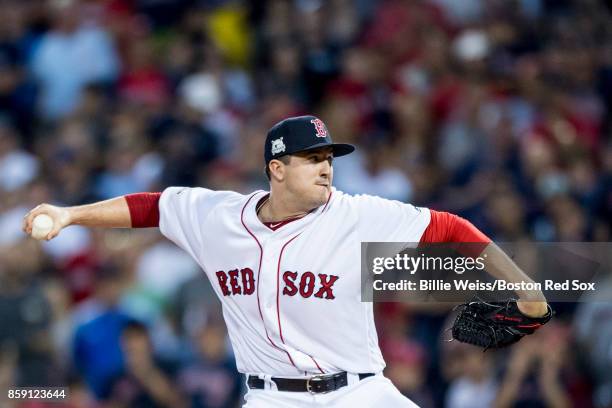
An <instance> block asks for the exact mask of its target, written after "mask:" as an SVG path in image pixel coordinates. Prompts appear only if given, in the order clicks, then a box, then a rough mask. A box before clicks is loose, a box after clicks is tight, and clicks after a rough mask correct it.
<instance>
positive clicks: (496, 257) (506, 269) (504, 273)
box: [480, 242, 546, 301]
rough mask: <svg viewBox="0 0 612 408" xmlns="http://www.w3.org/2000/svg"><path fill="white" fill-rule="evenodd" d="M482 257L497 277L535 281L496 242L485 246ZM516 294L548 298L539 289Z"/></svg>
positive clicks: (527, 297)
mask: <svg viewBox="0 0 612 408" xmlns="http://www.w3.org/2000/svg"><path fill="white" fill-rule="evenodd" d="M480 257H481V258H482V259H483V263H484V265H485V269H486V271H487V272H488V273H489V274H490V275H491V276H493V277H495V278H497V279H503V280H505V281H507V282H511V283H520V282H526V283H533V282H534V281H533V279H531V278H530V277H529V276H528V275H527V274H526V273H525V272H523V271H522V270H521V268H519V267H518V265H516V264H515V263H514V261H512V259H510V257H508V255H506V253H505V252H504V251H503V250H502V249H501V248H500V247H498V246H497V245H496V244H495V243H494V242H491V243H489V244H488V245H487V246H486V247H485V249H484V250H483V251H482V253H481V254H480ZM523 286H524V285H523ZM516 294H517V295H518V296H519V298H521V299H523V300H536V301H544V300H546V299H545V298H544V295H543V294H542V292H541V291H539V290H535V291H529V290H517V291H516Z"/></svg>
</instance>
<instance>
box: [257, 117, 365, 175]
mask: <svg viewBox="0 0 612 408" xmlns="http://www.w3.org/2000/svg"><path fill="white" fill-rule="evenodd" d="M326 146H330V147H331V148H332V149H333V153H334V157H339V156H344V155H347V154H349V153H352V152H353V150H355V146H353V145H351V144H347V143H334V142H332V139H331V135H330V134H329V131H328V130H327V127H326V126H325V124H324V123H323V121H322V120H321V119H319V118H316V117H314V116H296V117H292V118H287V119H285V120H282V121H280V122H278V123H277V124H276V125H274V126H272V128H270V130H269V131H268V136H267V137H266V145H265V147H264V158H265V160H266V165H267V164H268V163H270V160H273V159H278V158H279V157H281V156H285V155H287V154H294V153H299V152H304V151H307V150H312V149H317V148H319V147H326Z"/></svg>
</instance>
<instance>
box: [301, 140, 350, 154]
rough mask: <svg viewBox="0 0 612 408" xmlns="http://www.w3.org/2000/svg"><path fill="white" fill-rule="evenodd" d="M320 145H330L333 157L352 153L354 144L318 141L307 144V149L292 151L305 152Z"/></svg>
mask: <svg viewBox="0 0 612 408" xmlns="http://www.w3.org/2000/svg"><path fill="white" fill-rule="evenodd" d="M320 147H331V148H332V151H333V153H334V157H340V156H346V155H347V154H350V153H353V152H354V151H355V146H353V145H352V144H348V143H318V144H315V145H312V146H309V147H308V149H304V150H299V151H297V152H293V153H300V152H307V151H309V150H314V149H318V148H320ZM293 153H291V154H293Z"/></svg>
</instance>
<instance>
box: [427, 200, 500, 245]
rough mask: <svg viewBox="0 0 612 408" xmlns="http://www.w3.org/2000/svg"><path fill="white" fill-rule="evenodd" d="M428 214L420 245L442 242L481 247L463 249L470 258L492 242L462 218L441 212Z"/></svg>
mask: <svg viewBox="0 0 612 408" xmlns="http://www.w3.org/2000/svg"><path fill="white" fill-rule="evenodd" d="M430 213H431V221H430V222H429V225H428V226H427V228H426V229H425V231H424V232H423V235H422V236H421V240H420V242H419V244H420V245H423V244H431V243H442V242H449V243H451V242H452V243H466V242H467V243H478V244H482V245H474V246H473V248H469V249H468V248H465V249H464V250H467V252H468V253H469V255H470V256H478V255H479V254H480V253H481V252H482V251H483V250H484V249H485V247H486V246H487V245H488V244H490V243H491V242H492V241H491V238H489V237H487V236H486V235H485V234H484V233H483V232H481V231H480V230H479V229H478V228H476V227H475V226H474V225H473V224H472V223H471V222H469V221H468V220H466V219H464V218H461V217H459V216H457V215H455V214H450V213H447V212H443V211H434V210H430ZM470 247H471V246H470ZM462 252H463V251H462ZM466 255H467V254H466Z"/></svg>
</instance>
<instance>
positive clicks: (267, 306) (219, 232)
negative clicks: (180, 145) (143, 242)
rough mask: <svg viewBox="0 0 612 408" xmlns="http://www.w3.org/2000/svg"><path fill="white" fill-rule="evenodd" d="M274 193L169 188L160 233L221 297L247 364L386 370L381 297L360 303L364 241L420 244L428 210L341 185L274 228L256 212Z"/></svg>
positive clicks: (268, 369) (292, 370) (277, 370)
mask: <svg viewBox="0 0 612 408" xmlns="http://www.w3.org/2000/svg"><path fill="white" fill-rule="evenodd" d="M267 194H268V192H266V191H257V192H255V193H252V194H250V195H242V194H238V193H235V192H230V191H213V190H208V189H205V188H180V187H170V188H168V189H166V190H165V191H164V192H163V193H162V195H161V199H160V202H159V209H160V230H161V232H162V233H163V234H164V235H165V236H166V237H168V238H169V239H170V240H172V241H174V242H175V243H176V244H177V245H178V246H179V247H181V248H183V249H184V250H185V251H187V252H188V253H189V254H190V255H191V256H192V257H193V258H194V259H195V260H196V261H197V262H198V264H199V265H200V266H201V267H202V269H203V270H204V271H205V272H206V274H207V275H208V277H209V279H210V281H211V282H212V285H213V287H214V289H215V291H216V293H217V295H218V296H219V298H220V299H221V302H222V304H223V314H224V318H225V322H226V324H227V328H228V332H229V337H230V340H231V342H232V346H233V349H234V353H235V356H236V362H237V366H238V370H239V371H240V372H242V373H248V374H267V375H272V376H279V377H300V376H306V375H315V374H321V373H333V372H338V371H347V372H350V373H370V372H373V373H376V372H380V371H381V370H382V369H383V368H384V366H385V363H384V361H383V358H382V355H381V352H380V348H379V347H378V337H377V334H376V328H375V326H374V314H373V307H372V303H365V302H361V301H360V299H361V286H360V285H361V278H360V276H361V272H360V271H361V269H360V268H361V267H360V246H361V242H362V241H371V242H374V241H378V242H382V241H395V242H419V240H420V238H421V235H422V234H423V232H424V231H425V228H426V227H427V225H428V224H429V221H430V212H429V210H427V209H425V208H418V207H414V206H412V205H409V204H404V203H400V202H398V201H391V200H386V199H382V198H379V197H374V196H366V195H360V196H350V195H347V194H344V193H342V192H340V191H338V190H335V189H333V191H332V194H331V197H330V199H329V201H328V202H327V204H326V205H323V206H321V207H319V208H317V209H316V210H314V211H312V212H311V213H309V214H308V215H306V216H304V217H303V218H300V219H297V220H295V221H292V222H290V223H288V224H285V225H284V226H282V227H281V228H279V229H277V230H272V229H271V228H269V227H268V226H266V225H264V224H263V223H262V222H261V221H260V220H259V218H258V217H257V214H256V205H257V203H258V202H259V201H260V199H262V198H263V197H265V196H266V195H267Z"/></svg>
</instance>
